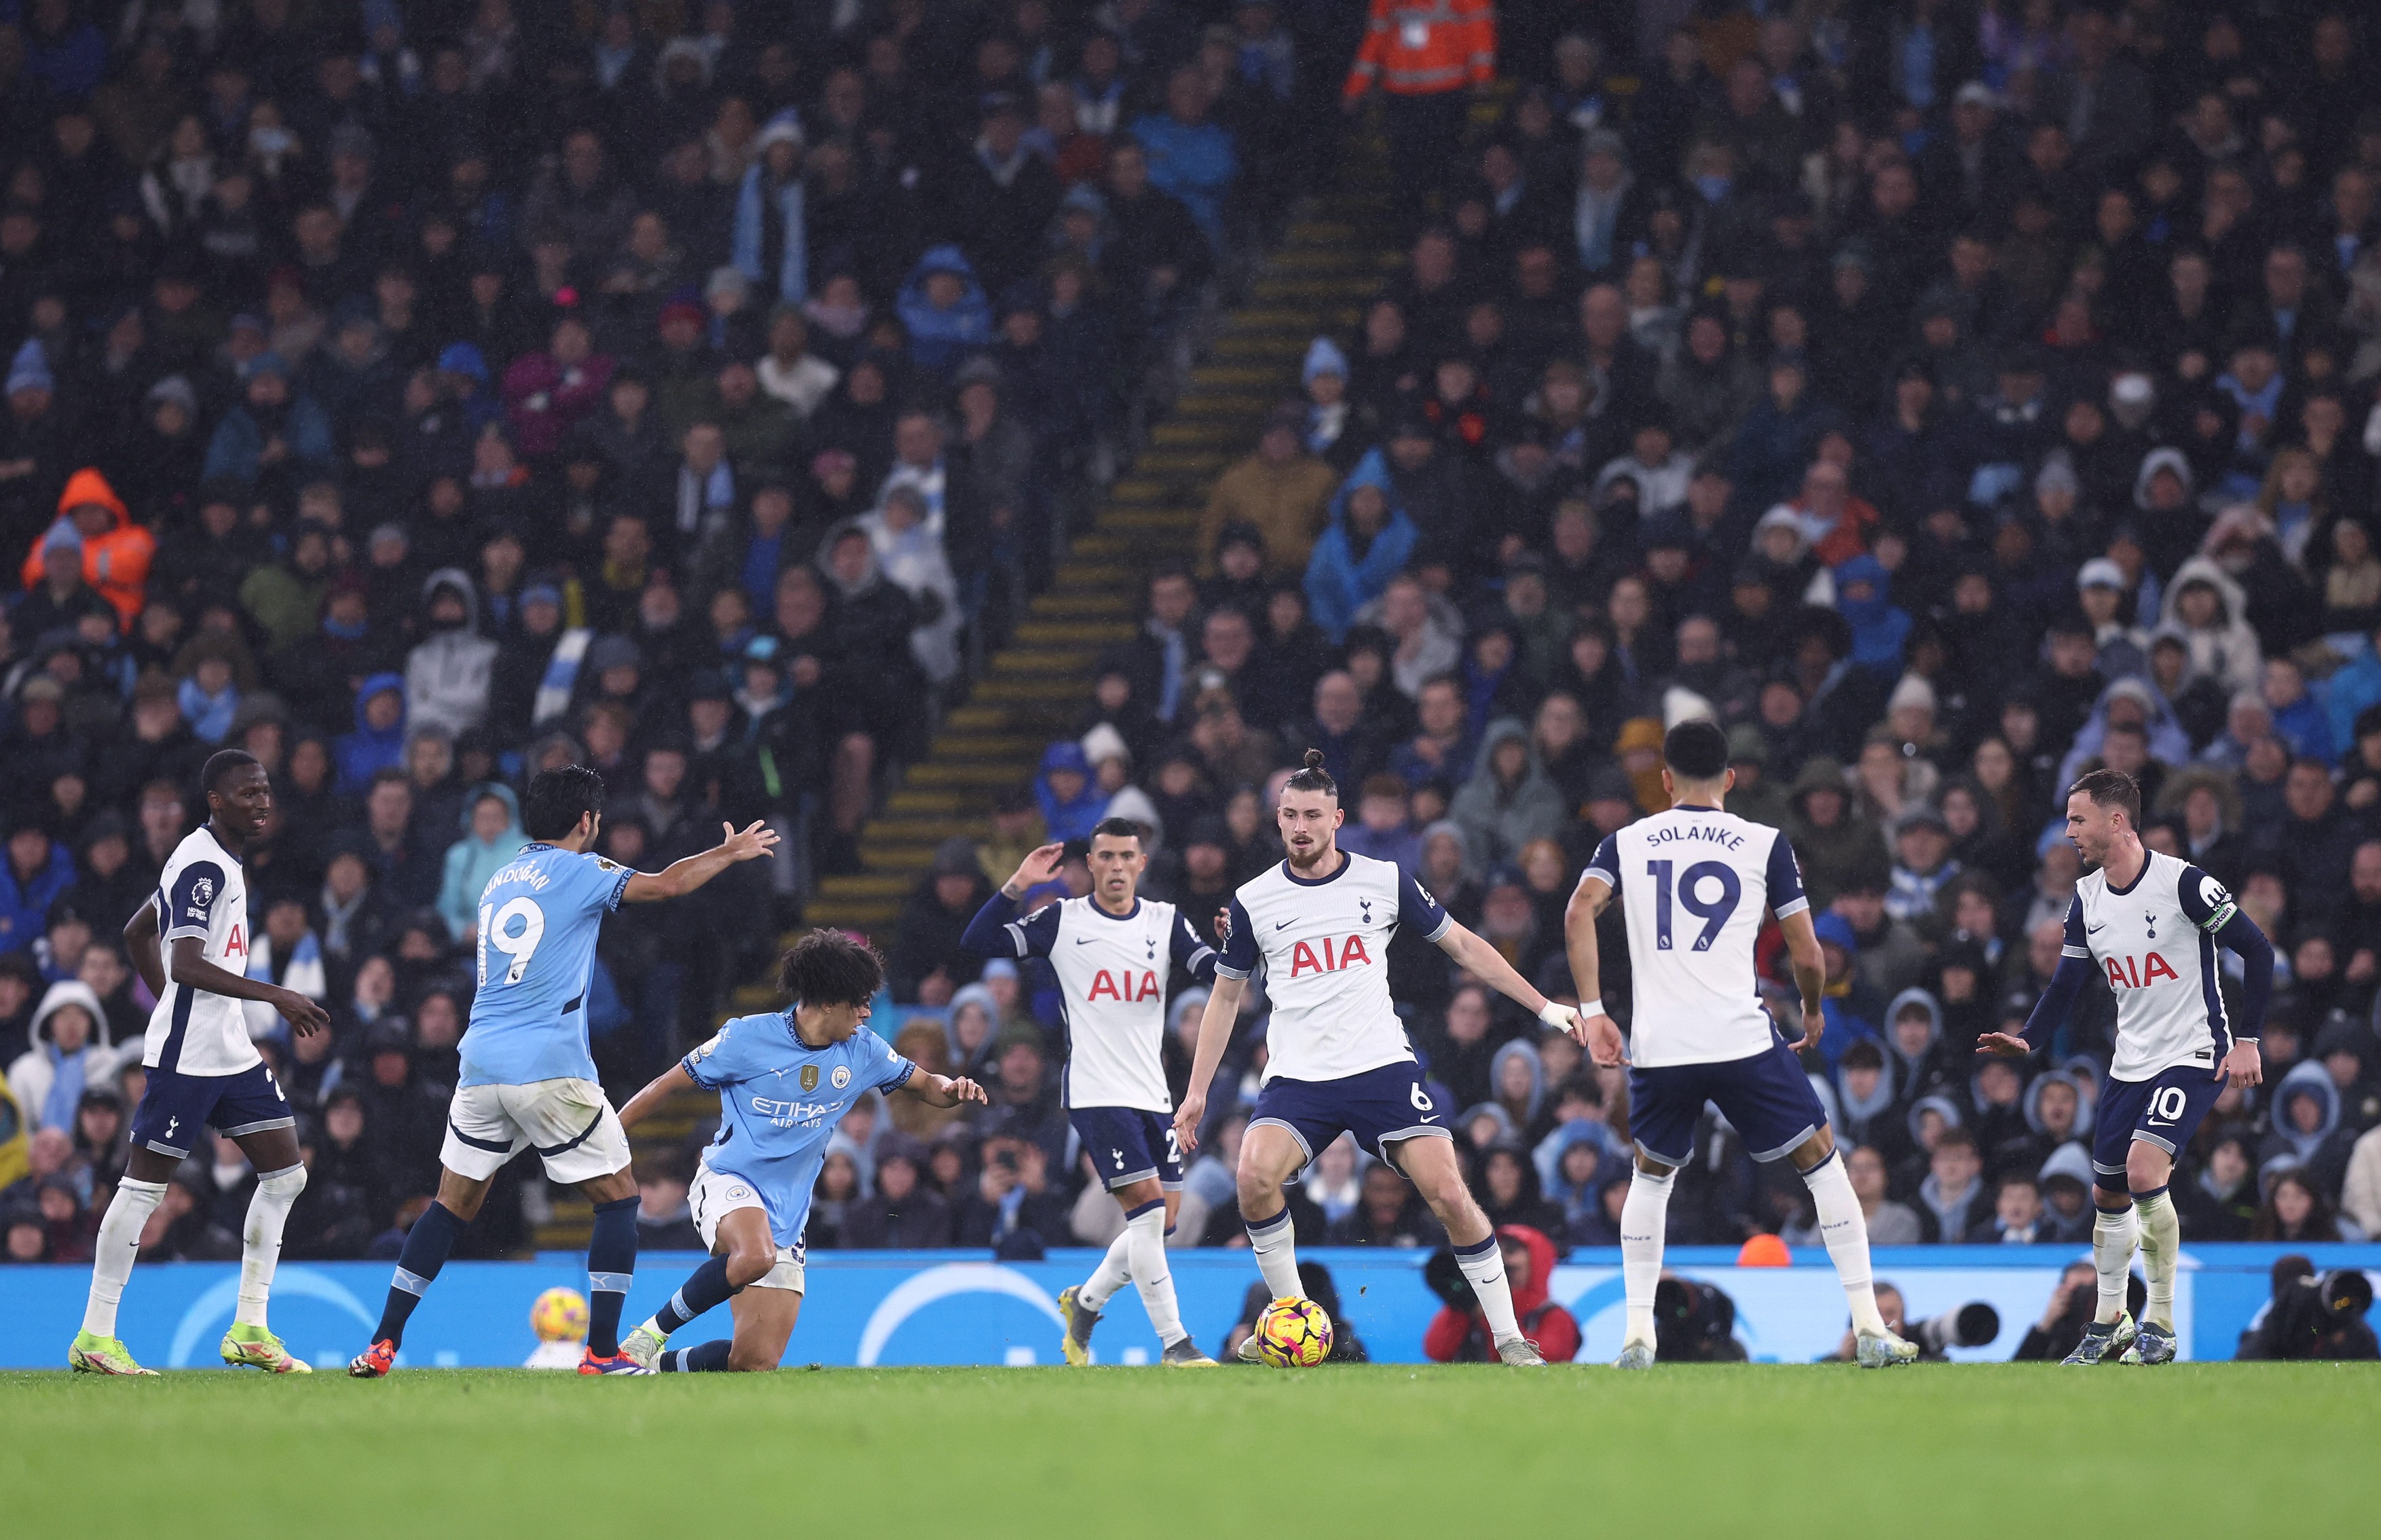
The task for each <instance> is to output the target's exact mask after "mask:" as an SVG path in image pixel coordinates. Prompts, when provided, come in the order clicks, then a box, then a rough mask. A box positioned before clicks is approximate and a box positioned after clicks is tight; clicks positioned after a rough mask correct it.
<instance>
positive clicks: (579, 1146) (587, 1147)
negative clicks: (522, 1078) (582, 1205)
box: [438, 1079, 629, 1183]
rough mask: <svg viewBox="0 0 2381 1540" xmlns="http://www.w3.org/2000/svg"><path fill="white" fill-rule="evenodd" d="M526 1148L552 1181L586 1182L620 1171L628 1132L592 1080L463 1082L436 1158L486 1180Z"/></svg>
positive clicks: (476, 1179) (449, 1111) (462, 1174)
mask: <svg viewBox="0 0 2381 1540" xmlns="http://www.w3.org/2000/svg"><path fill="white" fill-rule="evenodd" d="M525 1149H534V1150H536V1151H537V1153H538V1158H540V1159H542V1160H543V1161H544V1162H545V1174H546V1177H547V1179H548V1180H550V1181H554V1182H572V1183H577V1182H592V1181H594V1180H595V1179H596V1178H597V1177H600V1176H610V1175H611V1174H612V1173H613V1172H614V1171H618V1170H627V1169H628V1165H629V1134H628V1131H627V1130H626V1129H624V1128H622V1127H621V1126H620V1114H618V1113H617V1112H615V1111H613V1110H612V1103H611V1102H610V1101H609V1100H608V1099H606V1098H605V1097H604V1087H603V1086H601V1085H596V1084H595V1083H594V1082H593V1081H592V1080H578V1079H563V1080H539V1081H533V1082H531V1084H529V1085H464V1086H460V1087H458V1089H457V1090H456V1092H455V1099H454V1100H453V1101H452V1102H451V1103H449V1104H448V1106H447V1109H446V1143H444V1144H443V1145H441V1146H439V1149H438V1163H439V1164H440V1165H442V1166H444V1167H446V1169H447V1170H450V1171H453V1172H454V1173H455V1174H456V1175H457V1176H460V1177H468V1178H470V1180H471V1181H473V1182H485V1181H487V1180H488V1179H489V1178H490V1177H492V1176H495V1174H496V1173H497V1172H498V1171H500V1170H503V1169H504V1167H505V1163H506V1162H507V1161H508V1160H510V1159H511V1158H513V1157H514V1156H516V1155H519V1153H520V1152H521V1151H523V1150H525Z"/></svg>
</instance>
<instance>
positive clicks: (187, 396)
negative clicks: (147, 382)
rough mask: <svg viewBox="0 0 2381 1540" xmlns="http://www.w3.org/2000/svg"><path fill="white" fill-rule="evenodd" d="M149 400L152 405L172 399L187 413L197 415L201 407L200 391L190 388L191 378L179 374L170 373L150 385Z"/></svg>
mask: <svg viewBox="0 0 2381 1540" xmlns="http://www.w3.org/2000/svg"><path fill="white" fill-rule="evenodd" d="M148 401H149V405H150V406H158V405H160V404H161V403H164V402H167V401H171V402H173V403H175V404H176V405H177V406H180V407H181V408H182V410H183V411H184V412H185V413H189V414H192V415H195V414H196V413H197V412H198V409H199V393H198V392H196V391H194V390H192V389H191V388H190V382H189V380H187V379H185V378H184V377H182V376H181V375H178V374H168V375H167V376H165V378H164V379H163V380H160V381H158V382H156V383H155V384H153V385H152V386H150V387H149V395H148Z"/></svg>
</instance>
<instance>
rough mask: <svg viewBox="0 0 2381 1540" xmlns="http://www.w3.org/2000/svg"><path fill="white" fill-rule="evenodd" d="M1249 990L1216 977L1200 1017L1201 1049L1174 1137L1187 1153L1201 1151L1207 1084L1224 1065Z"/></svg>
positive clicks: (1243, 981) (1196, 1053)
mask: <svg viewBox="0 0 2381 1540" xmlns="http://www.w3.org/2000/svg"><path fill="white" fill-rule="evenodd" d="M1248 987H1249V981H1248V980H1247V979H1246V978H1245V977H1242V978H1234V977H1232V976H1230V975H1228V974H1218V975H1216V976H1215V988H1213V989H1211V990H1210V991H1209V992H1208V995H1207V1006H1206V1009H1205V1010H1203V1011H1202V1012H1201V1013H1199V1046H1198V1049H1196V1050H1195V1051H1194V1052H1193V1053H1192V1054H1191V1084H1190V1085H1188V1086H1187V1087H1185V1088H1184V1090H1183V1092H1182V1104H1181V1105H1180V1106H1178V1107H1177V1108H1176V1109H1175V1110H1174V1136H1175V1137H1176V1138H1177V1139H1178V1140H1179V1141H1180V1142H1181V1145H1182V1147H1183V1148H1184V1149H1197V1148H1198V1147H1199V1124H1200V1123H1201V1122H1203V1121H1204V1120H1205V1118H1206V1116H1207V1084H1208V1082H1210V1081H1212V1080H1214V1079H1215V1069H1216V1066H1217V1065H1219V1064H1221V1063H1223V1061H1224V1049H1226V1048H1227V1047H1228V1046H1229V1045H1230V1043H1231V1041H1232V1027H1233V1025H1235V1024H1236V1023H1238V1022H1239V1019H1240V996H1241V995H1242V994H1243V993H1244V992H1245V991H1246V990H1247V988H1248Z"/></svg>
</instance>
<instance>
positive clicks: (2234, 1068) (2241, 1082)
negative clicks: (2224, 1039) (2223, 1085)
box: [2216, 1043, 2265, 1090]
mask: <svg viewBox="0 0 2381 1540" xmlns="http://www.w3.org/2000/svg"><path fill="white" fill-rule="evenodd" d="M2216 1073H2218V1074H2220V1075H2222V1076H2224V1077H2225V1078H2226V1079H2228V1080H2229V1081H2230V1082H2231V1083H2232V1084H2233V1085H2238V1086H2240V1087H2241V1089H2243V1090H2246V1089H2248V1088H2249V1087H2250V1086H2252V1085H2264V1084H2265V1059H2264V1058H2263V1057H2262V1056H2261V1055H2259V1053H2258V1052H2257V1045H2256V1044H2254V1043H2235V1044H2233V1045H2232V1051H2231V1052H2229V1053H2228V1054H2226V1055H2225V1056H2224V1062H2222V1063H2221V1064H2218V1065H2216Z"/></svg>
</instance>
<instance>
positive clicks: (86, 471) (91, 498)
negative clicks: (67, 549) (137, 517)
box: [24, 466, 157, 631]
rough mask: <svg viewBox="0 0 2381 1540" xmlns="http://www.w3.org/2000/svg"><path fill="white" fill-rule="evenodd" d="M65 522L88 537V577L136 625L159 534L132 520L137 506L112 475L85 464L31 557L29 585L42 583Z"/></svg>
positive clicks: (84, 557)
mask: <svg viewBox="0 0 2381 1540" xmlns="http://www.w3.org/2000/svg"><path fill="white" fill-rule="evenodd" d="M59 524H71V525H72V526H73V527H74V529H75V532H76V533H77V534H79V535H80V536H81V537H82V579H83V581H84V582H85V583H88V584H90V585H91V587H92V588H94V589H96V590H97V591H98V592H99V594H100V596H101V597H102V598H104V599H105V600H107V601H108V603H110V604H112V605H114V606H115V607H116V616H117V619H118V622H119V623H120V624H122V625H123V627H124V629H126V630H128V631H129V630H130V629H132V622H133V620H134V618H135V617H137V616H138V615H139V614H140V608H141V606H142V605H144V604H146V603H147V602H148V583H149V563H150V559H151V558H153V556H155V555H156V554H157V538H156V537H155V536H154V535H152V534H151V533H149V531H148V530H147V529H145V528H143V527H141V526H140V525H138V524H135V523H133V522H132V514H131V511H130V510H129V509H128V508H126V507H125V506H124V499H122V498H120V497H118V496H116V489H115V488H114V487H111V486H109V485H108V484H107V478H106V477H104V476H103V475H101V474H100V473H99V472H98V471H97V470H96V469H93V468H92V467H89V466H85V467H83V468H82V469H80V470H79V471H76V472H75V473H74V474H73V475H72V476H70V477H68V478H67V490H66V491H64V492H61V493H60V494H59V495H58V517H57V522H56V523H54V524H52V525H51V526H50V528H49V529H44V530H43V531H42V538H41V539H40V540H35V541H34V542H33V549H32V551H31V552H30V553H29V554H28V555H27V556H26V557H25V566H24V578H25V587H26V588H28V589H31V588H38V587H40V586H41V582H42V579H43V576H45V574H46V572H47V568H46V567H44V565H43V552H44V551H46V550H47V548H48V544H49V538H50V530H52V529H55V528H56V527H58V525H59Z"/></svg>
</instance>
